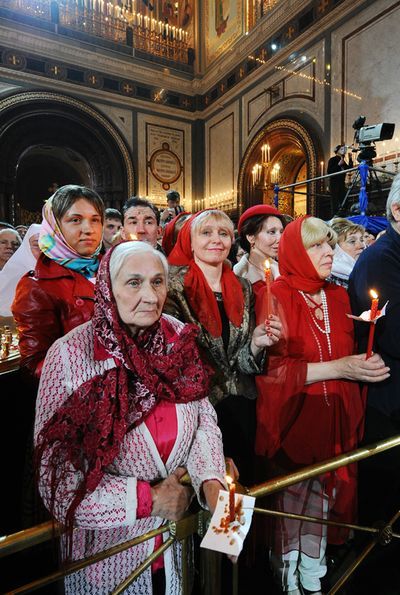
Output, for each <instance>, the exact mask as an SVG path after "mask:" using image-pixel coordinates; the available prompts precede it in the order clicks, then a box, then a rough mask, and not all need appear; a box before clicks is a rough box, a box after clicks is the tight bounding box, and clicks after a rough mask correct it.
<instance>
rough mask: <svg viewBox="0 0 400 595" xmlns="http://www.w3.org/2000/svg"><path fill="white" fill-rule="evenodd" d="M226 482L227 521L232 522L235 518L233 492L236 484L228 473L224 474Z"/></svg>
mask: <svg viewBox="0 0 400 595" xmlns="http://www.w3.org/2000/svg"><path fill="white" fill-rule="evenodd" d="M225 479H226V483H227V484H228V487H229V522H230V523H233V521H234V520H235V492H236V485H235V483H234V481H233V479H232V477H230V475H226V477H225Z"/></svg>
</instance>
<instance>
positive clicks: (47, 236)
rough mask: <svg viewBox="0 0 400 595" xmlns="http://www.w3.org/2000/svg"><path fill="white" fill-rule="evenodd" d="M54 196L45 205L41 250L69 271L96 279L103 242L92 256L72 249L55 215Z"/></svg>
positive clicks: (40, 237) (40, 239)
mask: <svg viewBox="0 0 400 595" xmlns="http://www.w3.org/2000/svg"><path fill="white" fill-rule="evenodd" d="M53 197H54V195H53V196H50V198H49V199H48V200H46V202H45V203H44V205H43V209H42V216H43V220H42V226H41V230H40V235H39V248H40V249H41V251H42V252H43V253H44V254H45V255H46V256H47V257H48V258H51V260H54V261H55V262H57V263H58V264H60V265H61V266H64V267H66V268H67V269H72V270H73V271H76V272H77V273H81V274H82V275H84V276H85V277H86V278H87V279H90V278H91V277H94V276H95V274H96V272H97V269H98V268H99V253H100V249H101V241H100V243H99V245H98V247H97V249H96V251H95V252H94V254H92V256H89V257H85V256H81V255H80V254H78V252H77V251H76V250H74V249H73V248H71V246H70V245H69V244H68V243H67V241H66V239H65V238H64V236H63V233H62V231H61V229H60V226H59V224H58V222H57V220H56V218H55V216H54V213H53Z"/></svg>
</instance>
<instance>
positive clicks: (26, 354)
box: [12, 185, 104, 377]
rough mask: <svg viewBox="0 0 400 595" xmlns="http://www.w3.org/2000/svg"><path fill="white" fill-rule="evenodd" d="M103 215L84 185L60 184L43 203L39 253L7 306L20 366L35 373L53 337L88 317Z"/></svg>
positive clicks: (97, 198) (94, 195)
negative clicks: (13, 324) (16, 334)
mask: <svg viewBox="0 0 400 595" xmlns="http://www.w3.org/2000/svg"><path fill="white" fill-rule="evenodd" d="M103 217H104V204H103V201H102V199H101V198H100V196H99V195H98V194H97V193H96V192H94V191H93V190H90V189H89V188H86V187H85V186H75V185H67V186H62V187H61V188H59V189H58V190H57V191H56V192H55V193H54V194H53V195H52V196H51V197H50V198H49V199H48V200H47V201H46V203H45V205H44V206H43V221H42V226H41V231H40V236H39V247H40V249H41V251H42V254H41V255H40V256H39V259H38V261H37V265H36V268H35V270H33V271H30V272H29V273H27V274H26V275H24V277H22V279H21V281H20V282H19V284H18V286H17V289H16V294H15V299H14V302H13V305H12V312H13V316H14V318H15V321H16V324H17V328H18V330H19V335H20V340H19V349H20V353H21V366H24V367H26V368H27V369H28V370H29V371H30V372H31V373H32V374H34V375H35V376H36V377H39V376H40V372H41V369H42V365H43V361H44V358H45V356H46V353H47V350H48V349H49V347H50V346H51V345H52V344H53V343H54V341H55V340H56V339H58V338H59V337H62V336H63V335H65V334H66V333H68V332H69V331H70V330H71V329H73V328H75V327H76V326H78V325H80V324H82V323H83V322H86V321H87V320H90V319H91V317H92V314H93V298H94V283H95V278H96V272H97V269H98V266H99V253H100V249H101V241H102V233H103Z"/></svg>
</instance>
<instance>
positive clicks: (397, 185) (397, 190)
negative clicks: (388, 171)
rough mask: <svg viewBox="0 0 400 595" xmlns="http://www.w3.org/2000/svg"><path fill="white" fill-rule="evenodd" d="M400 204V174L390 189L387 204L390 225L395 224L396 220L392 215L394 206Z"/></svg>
mask: <svg viewBox="0 0 400 595" xmlns="http://www.w3.org/2000/svg"><path fill="white" fill-rule="evenodd" d="M398 204H400V174H397V176H396V177H395V178H394V180H393V183H392V187H391V188H390V192H389V196H388V199H387V203H386V217H387V220H388V221H390V223H394V221H395V219H394V217H393V214H392V205H398Z"/></svg>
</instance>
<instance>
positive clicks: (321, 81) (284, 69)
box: [248, 55, 362, 101]
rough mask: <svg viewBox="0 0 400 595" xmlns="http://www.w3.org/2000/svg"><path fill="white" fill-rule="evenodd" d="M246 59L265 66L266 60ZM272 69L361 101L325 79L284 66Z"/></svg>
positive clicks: (355, 95)
mask: <svg viewBox="0 0 400 595" xmlns="http://www.w3.org/2000/svg"><path fill="white" fill-rule="evenodd" d="M248 58H249V60H254V61H255V62H258V63H259V64H266V60H264V59H263V58H258V57H257V56H252V55H250V56H248ZM313 62H315V58H314V60H313ZM274 68H275V70H279V71H282V72H286V73H287V74H290V75H292V76H298V77H300V78H304V79H307V80H309V81H312V82H314V83H316V84H317V85H322V86H326V87H330V88H331V89H332V91H334V92H335V93H340V94H341V95H346V96H347V97H352V98H353V99H357V100H359V101H361V100H362V97H361V95H357V93H353V91H349V90H348V89H342V88H340V87H335V86H333V85H332V84H331V83H330V82H329V81H328V80H327V79H320V78H318V77H316V76H312V75H310V74H306V73H305V72H299V71H297V70H293V69H292V68H287V67H286V66H275V67H274ZM327 70H330V65H328V66H327Z"/></svg>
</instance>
